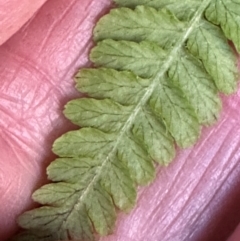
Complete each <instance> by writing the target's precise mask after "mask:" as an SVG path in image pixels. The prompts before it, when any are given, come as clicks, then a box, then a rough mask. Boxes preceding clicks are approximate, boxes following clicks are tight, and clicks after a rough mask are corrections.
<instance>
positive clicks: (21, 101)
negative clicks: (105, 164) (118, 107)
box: [0, 0, 240, 241]
mask: <svg viewBox="0 0 240 241" xmlns="http://www.w3.org/2000/svg"><path fill="white" fill-rule="evenodd" d="M20 2H21V3H20ZM33 2H34V3H33ZM44 2H45V1H43V0H35V1H30V0H29V1H16V0H9V1H6V0H0V17H1V18H0V29H1V33H2V34H1V35H2V36H1V37H0V43H1V44H2V43H3V42H5V41H6V40H7V39H8V38H9V39H8V40H7V41H6V42H5V43H3V44H2V45H1V46H0V99H1V101H0V153H1V155H0V157H1V158H0V240H1V241H5V240H7V239H8V238H9V237H11V236H12V235H13V233H14V232H15V231H16V230H17V224H16V217H17V216H18V215H19V214H20V213H22V212H23V211H24V210H27V209H30V208H31V207H33V206H34V204H33V202H32V201H31V193H32V192H33V190H35V189H36V188H38V187H40V186H41V185H42V184H44V183H46V182H47V179H46V174H45V168H46V166H47V165H48V164H49V163H50V161H52V160H54V155H53V154H52V152H51V145H52V143H53V141H54V140H55V139H56V138H57V137H58V136H60V135H61V134H63V133H65V132H66V131H67V130H70V129H74V128H76V127H75V126H74V125H72V124H71V123H69V121H67V120H66V119H65V118H64V116H63V114H62V110H63V108H64V105H65V104H66V102H67V101H68V100H70V99H73V98H77V97H80V96H81V94H79V93H78V92H77V91H76V90H75V89H74V80H73V75H74V73H75V72H76V71H77V69H78V68H80V67H83V66H85V67H86V66H89V65H90V62H89V60H88V57H87V56H88V53H89V50H90V49H91V47H92V46H93V43H92V41H91V35H92V29H93V27H94V24H95V23H96V21H97V19H98V18H99V17H100V16H101V15H103V14H104V13H105V12H107V11H108V9H109V7H110V5H111V1H110V0H68V1H66V0H49V1H47V2H46V3H45V4H44V5H43V6H42V7H41V8H40V6H41V5H42V4H43V3H44ZM39 8H40V9H39ZM16 9H17V10H16ZM36 11H37V12H36ZM12 13H14V14H12ZM28 19H29V20H28ZM27 20H28V22H26V21H27ZM24 23H25V24H24ZM23 24H24V26H22V25H23ZM10 25H11V26H12V27H9V26H10ZM21 26H22V27H21ZM20 27H21V28H20ZM17 30H18V31H17ZM14 33H15V34H14ZM13 34H14V35H13ZM12 35H13V36H12ZM10 37H11V38H10ZM239 106H240V91H239V92H238V93H236V94H235V95H232V96H230V97H227V98H226V97H223V112H222V115H221V118H220V120H219V122H218V123H217V124H216V125H214V126H213V127H211V128H203V131H202V135H201V138H200V140H199V142H198V143H197V144H196V145H195V146H194V147H193V148H190V149H187V150H184V151H182V150H181V151H178V155H177V157H176V159H175V160H174V161H173V163H172V164H170V165H169V166H168V167H167V168H159V169H158V171H157V177H156V180H155V182H154V183H153V184H152V185H150V186H148V187H144V188H140V189H139V197H138V202H137V205H136V208H135V209H134V210H133V211H132V212H131V213H130V214H128V215H126V214H123V213H120V214H119V217H118V220H117V223H116V229H115V232H114V234H112V235H110V236H108V237H103V238H101V239H100V240H101V241H215V240H216V241H224V240H226V239H227V238H228V237H229V236H230V235H231V233H232V232H233V231H234V229H235V228H236V227H237V225H238V223H239V221H240V188H239V186H240V162H239V160H240V123H239V120H240V108H239ZM239 240H240V228H237V229H236V232H235V233H234V234H233V235H232V237H231V238H230V240H229V241H239Z"/></svg>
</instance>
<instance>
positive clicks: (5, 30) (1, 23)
mask: <svg viewBox="0 0 240 241" xmlns="http://www.w3.org/2000/svg"><path fill="white" fill-rule="evenodd" d="M46 1H47V0H35V1H32V0H21V1H18V0H0V44H2V43H4V42H5V41H6V40H7V39H9V38H10V37H11V36H12V35H13V34H14V33H15V32H17V31H18V30H19V29H20V28H21V27H22V26H23V25H24V24H25V23H26V22H27V21H28V20H29V19H30V18H31V17H32V16H33V15H34V14H35V13H36V11H37V10H38V9H39V8H40V7H41V6H42V5H43V4H44V3H45V2H46Z"/></svg>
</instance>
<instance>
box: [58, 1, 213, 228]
mask: <svg viewBox="0 0 240 241" xmlns="http://www.w3.org/2000/svg"><path fill="white" fill-rule="evenodd" d="M210 2H211V0H204V2H203V3H202V4H201V5H200V7H199V9H198V11H197V12H196V13H195V15H194V16H193V18H192V20H191V21H190V23H189V27H188V28H186V30H187V31H186V32H185V34H184V35H183V36H182V38H181V39H180V40H179V41H178V42H177V43H176V44H175V47H174V48H173V49H172V51H171V52H170V53H169V55H168V57H167V58H166V61H165V62H164V64H163V65H162V68H161V70H159V71H158V72H156V74H155V76H153V77H152V83H151V84H150V85H149V87H147V88H146V90H145V94H144V96H143V97H142V98H141V99H140V101H139V103H138V105H137V106H136V107H135V108H134V109H133V112H132V114H131V115H130V116H129V118H128V119H127V121H126V123H125V125H124V126H123V127H122V129H121V131H120V133H119V135H118V138H117V139H116V141H115V145H114V146H113V148H112V151H111V152H110V153H109V154H108V155H107V157H106V158H105V160H104V161H103V162H102V165H101V166H100V167H98V169H97V171H96V173H95V176H94V178H93V179H92V181H91V182H90V183H89V184H88V186H87V187H86V189H85V191H83V192H81V195H80V197H79V199H78V200H77V201H76V203H75V204H74V205H73V207H72V209H71V210H70V211H69V214H68V215H67V217H66V218H65V219H64V221H63V222H62V225H61V227H60V229H62V226H63V224H64V223H68V218H69V216H70V215H71V213H72V212H73V210H74V209H78V210H79V209H80V208H81V205H84V200H85V199H87V196H88V194H89V193H90V192H91V191H92V190H93V188H94V185H95V184H96V183H97V182H98V181H99V179H100V177H101V175H102V174H103V173H104V171H105V169H106V166H107V165H108V164H109V163H110V162H111V161H110V160H111V158H112V157H113V155H114V154H115V152H116V151H117V147H118V145H119V143H120V142H121V141H122V139H123V137H124V134H125V133H126V132H127V131H128V130H129V128H131V126H132V124H133V123H134V121H135V118H136V116H137V115H138V113H139V111H140V110H141V108H142V106H144V105H145V104H146V103H147V101H148V99H149V98H150V96H151V95H152V93H153V91H154V89H155V88H156V86H157V85H158V81H159V79H161V77H163V76H164V74H165V73H166V72H167V71H168V69H169V68H170V66H171V65H172V63H173V61H174V59H175V58H176V57H177V55H178V51H179V50H180V49H181V48H182V46H183V44H184V42H185V41H186V40H187V38H188V37H189V35H190V34H191V32H192V31H193V30H194V29H195V27H196V25H197V24H198V22H199V20H200V18H201V16H202V14H203V13H204V11H205V9H206V8H207V6H208V5H209V4H210ZM100 156H101V154H99V156H98V158H99V157H100ZM77 206H80V207H79V208H77Z"/></svg>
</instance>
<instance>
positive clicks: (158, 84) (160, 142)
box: [16, 0, 240, 241]
mask: <svg viewBox="0 0 240 241" xmlns="http://www.w3.org/2000/svg"><path fill="white" fill-rule="evenodd" d="M115 2H116V3H117V4H118V5H119V8H116V9H113V10H112V11H111V12H110V13H109V14H108V15H106V16H104V17H103V18H102V19H101V20H100V21H99V22H98V24H97V26H96V27H95V30H94V39H95V41H96V42H97V45H96V46H95V47H94V48H93V49H92V51H91V55H90V58H91V61H92V62H93V63H94V65H95V66H96V67H98V68H89V69H82V70H80V71H79V73H78V74H77V76H76V81H77V86H76V87H77V89H78V90H79V91H80V92H84V93H87V94H88V95H89V96H90V97H91V98H82V99H76V100H72V101H70V102H69V103H68V104H67V105H66V108H65V111H64V114H65V116H66V117H67V118H68V119H69V120H70V121H72V122H73V123H75V124H76V125H79V126H80V127H82V128H81V129H80V130H75V131H70V132H68V133H66V134H64V135H63V136H62V137H60V138H59V139H57V140H56V141H55V143H54V145H53V152H54V153H55V154H57V155H58V156H59V158H57V159H56V160H55V161H54V162H52V163H51V164H50V166H49V167H48V169H47V173H48V177H49V179H50V180H52V181H53V183H51V184H48V185H45V186H43V187H42V188H40V189H39V190H37V191H36V192H35V193H34V194H33V199H34V200H35V201H36V202H39V203H40V204H42V205H44V206H42V207H40V208H37V209H34V210H32V211H28V212H26V213H24V214H23V215H21V216H20V218H19V224H20V225H21V227H22V228H24V229H27V230H28V231H26V232H24V233H22V234H20V235H19V236H18V237H17V238H16V240H18V241H20V240H21V241H23V240H32V241H40V240H44V241H56V240H66V239H80V240H88V241H89V240H94V239H95V231H96V232H97V233H98V234H100V235H107V234H109V233H112V232H113V230H114V223H115V219H116V210H117V209H119V210H122V211H125V212H129V211H130V210H131V209H132V208H133V206H134V204H135V202H136V188H137V185H146V184H149V183H150V182H152V181H153V180H154V177H155V162H158V163H159V164H162V165H167V164H168V163H169V162H171V161H172V160H173V158H174V156H175V144H177V145H178V146H179V147H181V148H186V147H189V146H192V145H193V144H194V143H196V141H197V139H198V138H199V135H200V132H201V126H202V125H206V126H208V125H211V124H213V123H214V122H215V121H216V120H217V118H218V116H219V113H220V110H221V100H220V97H219V94H218V93H219V92H223V93H225V94H231V93H233V92H234V91H236V88H237V73H238V70H237V66H236V56H235V54H234V51H233V50H232V49H231V47H230V46H229V45H228V39H230V40H232V41H233V43H234V44H235V46H236V48H237V49H238V50H240V44H239V39H240V38H239V33H240V31H239V28H240V14H239V13H240V0H235V1H233V0H232V1H226V2H224V1H219V0H205V1H198V0H189V1H185V2H184V1H182V2H180V1H178V0H171V1H169V0H168V1H166V0H152V1H149V0H148V1H146V0H115ZM183 2H184V3H183ZM224 4H225V5H224ZM140 5H141V6H140ZM216 24H217V25H219V26H216Z"/></svg>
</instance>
